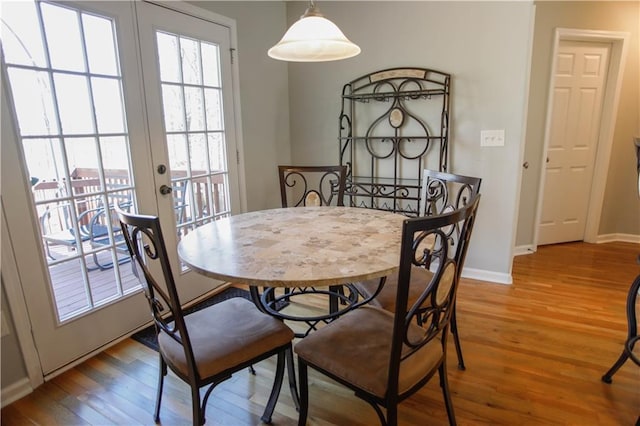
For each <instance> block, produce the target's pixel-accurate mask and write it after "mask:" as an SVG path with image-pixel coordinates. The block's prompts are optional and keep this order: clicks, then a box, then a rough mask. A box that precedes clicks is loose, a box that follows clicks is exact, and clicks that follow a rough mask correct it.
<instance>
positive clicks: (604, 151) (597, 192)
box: [533, 28, 629, 251]
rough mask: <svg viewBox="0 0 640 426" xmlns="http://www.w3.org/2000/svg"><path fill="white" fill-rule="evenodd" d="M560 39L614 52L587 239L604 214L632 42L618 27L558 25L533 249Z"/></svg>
mask: <svg viewBox="0 0 640 426" xmlns="http://www.w3.org/2000/svg"><path fill="white" fill-rule="evenodd" d="M561 41H587V42H601V43H610V44H611V52H610V55H609V69H608V73H607V79H606V81H605V85H604V95H603V100H602V112H601V115H600V125H599V130H598V137H597V140H596V146H595V150H596V152H595V162H594V167H593V177H592V180H591V182H592V183H591V191H590V196H589V205H588V207H587V216H586V223H585V231H584V241H585V242H588V243H595V242H597V239H598V231H599V226H600V218H601V216H602V203H603V202H604V191H605V189H606V184H607V173H608V171H609V160H610V159H611V148H612V146H613V134H614V131H615V124H616V117H617V115H618V105H619V100H620V92H621V90H622V77H623V73H624V68H625V63H626V58H627V50H628V45H629V33H627V32H619V31H596V30H580V29H571V28H556V31H555V35H554V40H553V49H552V58H551V69H550V72H549V76H550V78H549V88H548V96H547V112H546V119H545V131H544V146H543V149H542V157H541V158H540V164H542V167H541V168H540V176H539V183H538V202H537V205H536V215H535V222H534V223H535V226H534V233H533V251H536V250H537V248H538V237H539V233H540V230H539V227H540V218H541V216H542V203H543V202H544V199H543V198H544V186H545V183H546V173H545V164H546V161H545V159H546V157H547V155H548V154H547V153H548V149H549V139H550V133H551V121H552V118H553V93H554V86H555V77H554V74H555V69H556V61H557V55H558V49H559V47H560V42H561Z"/></svg>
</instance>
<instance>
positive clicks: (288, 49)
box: [268, 1, 360, 62]
mask: <svg viewBox="0 0 640 426" xmlns="http://www.w3.org/2000/svg"><path fill="white" fill-rule="evenodd" d="M358 53H360V48H359V47H358V46H357V45H355V44H353V43H352V42H351V41H349V39H347V37H345V35H344V34H343V33H342V31H340V28H338V27H337V26H336V24H334V23H333V22H331V21H330V20H328V19H327V18H325V17H324V16H323V15H322V14H321V13H320V11H319V10H318V8H317V7H316V6H315V4H314V2H313V1H312V2H311V4H310V6H309V8H308V9H307V10H306V11H305V13H304V15H302V16H301V17H300V20H298V21H297V22H296V23H294V24H293V25H292V26H291V28H289V30H287V32H286V33H285V34H284V36H283V37H282V40H280V41H279V42H278V44H276V45H275V46H273V47H272V48H271V49H269V52H268V54H269V56H270V57H272V58H274V59H279V60H281V61H291V62H323V61H336V60H338V59H346V58H351V57H353V56H356V55H357V54H358Z"/></svg>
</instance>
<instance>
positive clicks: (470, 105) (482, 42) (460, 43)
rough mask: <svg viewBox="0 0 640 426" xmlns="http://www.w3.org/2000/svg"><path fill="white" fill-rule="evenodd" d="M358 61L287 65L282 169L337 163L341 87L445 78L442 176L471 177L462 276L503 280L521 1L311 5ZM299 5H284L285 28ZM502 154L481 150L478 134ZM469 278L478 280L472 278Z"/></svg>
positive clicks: (516, 149)
mask: <svg viewBox="0 0 640 426" xmlns="http://www.w3.org/2000/svg"><path fill="white" fill-rule="evenodd" d="M318 6H319V7H320V9H321V11H322V12H323V13H324V15H325V16H326V17H328V18H329V19H331V20H333V21H334V22H335V23H336V24H337V25H338V26H339V27H340V28H341V29H342V30H343V31H344V32H345V34H346V35H347V37H348V38H349V39H351V40H352V41H354V42H355V43H357V44H358V45H360V47H361V48H362V53H361V54H360V55H359V56H357V57H355V58H352V59H347V60H344V61H338V62H328V63H311V64H310V63H304V64H301V63H291V64H290V65H289V93H290V126H291V152H292V160H293V162H295V163H299V164H321V163H331V162H334V163H335V162H337V161H338V158H339V157H338V142H337V136H338V116H339V113H340V93H341V90H342V85H343V84H344V83H346V82H348V81H351V80H353V79H355V78H357V77H360V76H362V75H365V74H368V73H370V72H372V71H376V70H380V69H385V68H391V67H398V66H417V67H426V68H433V69H436V70H440V71H443V72H447V73H451V74H452V90H451V121H452V123H451V124H452V129H451V138H450V161H449V165H450V166H449V171H451V172H453V173H460V174H466V175H472V176H480V177H481V178H482V179H483V181H482V187H481V193H482V200H481V202H480V210H479V214H478V219H477V222H476V227H475V230H474V234H473V237H472V244H471V247H470V251H469V254H468V256H467V260H466V267H467V268H469V269H471V270H473V269H476V270H481V271H486V272H488V274H487V275H480V276H482V277H483V278H485V279H494V280H498V281H509V280H510V272H511V261H512V254H511V251H512V245H513V241H514V232H515V231H514V227H515V221H516V217H517V215H516V213H517V212H516V210H517V205H518V190H519V182H520V181H519V179H520V155H521V154H520V152H521V146H522V143H523V138H524V132H523V130H524V115H525V113H524V108H525V104H526V92H527V80H526V78H527V73H528V66H529V64H528V60H529V45H530V36H531V34H530V33H531V31H530V23H531V19H532V17H533V11H534V7H533V6H532V4H531V3H530V2H523V1H519V2H390V1H387V2H346V1H341V2H332V1H323V2H320V3H318ZM305 7H306V3H301V2H292V3H289V5H288V8H287V12H288V19H289V23H292V22H293V21H295V20H296V19H298V17H299V16H300V15H301V14H302V13H303V12H304V8H305ZM482 129H505V134H506V145H505V147H502V148H481V147H480V142H479V141H480V130H482ZM476 272H479V271H476Z"/></svg>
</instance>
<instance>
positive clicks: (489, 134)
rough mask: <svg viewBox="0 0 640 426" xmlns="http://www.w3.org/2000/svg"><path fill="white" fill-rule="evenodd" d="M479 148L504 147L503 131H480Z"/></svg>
mask: <svg viewBox="0 0 640 426" xmlns="http://www.w3.org/2000/svg"><path fill="white" fill-rule="evenodd" d="M480 146H504V129H501V130H481V131H480Z"/></svg>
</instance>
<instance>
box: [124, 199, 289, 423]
mask: <svg viewBox="0 0 640 426" xmlns="http://www.w3.org/2000/svg"><path fill="white" fill-rule="evenodd" d="M116 212H117V215H118V218H119V220H120V226H121V229H122V235H123V236H124V239H125V242H126V245H127V248H128V250H129V253H130V255H131V258H132V260H133V264H134V265H135V266H136V268H135V269H134V271H135V274H136V276H138V278H139V279H140V281H141V283H142V286H143V289H144V292H145V295H146V297H147V300H148V302H149V307H150V309H151V315H152V317H153V322H154V324H155V329H156V335H157V339H158V349H159V359H160V372H159V379H158V389H157V398H156V406H155V414H154V419H155V421H156V422H158V421H159V420H160V403H161V399H162V387H163V382H164V376H166V374H167V367H168V368H170V369H171V371H173V372H174V373H175V374H176V376H178V377H179V378H180V379H182V380H183V381H185V382H186V383H187V384H188V385H189V386H190V388H191V400H192V412H193V424H198V425H201V424H204V423H205V409H206V405H207V401H208V399H209V396H210V395H211V392H212V390H213V389H214V388H215V387H216V386H217V385H218V384H220V383H222V382H223V381H225V380H227V379H230V378H231V376H232V374H234V373H236V372H237V371H240V370H242V369H244V368H248V367H250V366H251V365H252V364H255V363H257V362H260V361H262V360H264V359H267V358H269V357H271V356H273V355H277V363H276V365H277V366H276V372H275V379H274V382H273V387H272V389H271V395H270V396H269V400H268V401H267V404H266V407H265V410H264V414H263V415H262V417H261V419H262V421H263V422H265V423H270V422H271V416H272V414H273V410H274V408H275V405H276V402H277V400H278V396H279V394H280V388H281V386H282V380H283V374H284V367H285V357H286V356H287V355H288V356H292V352H291V341H292V340H293V331H291V329H290V328H289V327H287V326H286V325H285V324H284V323H283V322H282V321H279V320H277V319H275V318H273V317H271V316H269V315H266V314H263V313H262V312H260V311H259V310H258V308H257V307H256V306H255V305H254V304H253V303H252V302H250V301H248V300H246V299H244V298H240V297H236V298H232V299H228V300H225V301H222V302H220V303H217V304H214V305H211V306H209V307H207V308H204V309H201V310H199V311H196V312H194V313H191V314H189V315H183V311H182V307H181V304H180V299H179V297H178V291H177V288H176V283H175V281H174V276H173V273H172V271H171V266H170V264H169V258H168V254H167V249H166V246H165V242H164V238H163V235H162V231H161V228H160V221H159V219H158V218H157V217H155V216H144V215H134V214H130V213H125V212H123V211H122V210H120V209H116ZM152 265H155V267H154V266H152ZM154 268H155V269H154ZM140 271H142V276H141V274H140ZM152 271H161V272H162V274H159V273H158V274H157V276H154V274H152ZM205 386H208V388H207V390H206V391H205V393H204V398H202V400H201V398H200V389H201V388H202V387H205Z"/></svg>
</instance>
